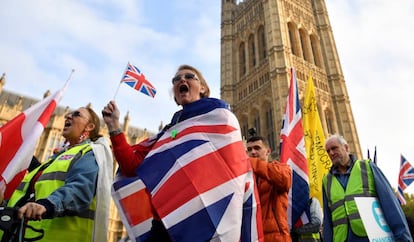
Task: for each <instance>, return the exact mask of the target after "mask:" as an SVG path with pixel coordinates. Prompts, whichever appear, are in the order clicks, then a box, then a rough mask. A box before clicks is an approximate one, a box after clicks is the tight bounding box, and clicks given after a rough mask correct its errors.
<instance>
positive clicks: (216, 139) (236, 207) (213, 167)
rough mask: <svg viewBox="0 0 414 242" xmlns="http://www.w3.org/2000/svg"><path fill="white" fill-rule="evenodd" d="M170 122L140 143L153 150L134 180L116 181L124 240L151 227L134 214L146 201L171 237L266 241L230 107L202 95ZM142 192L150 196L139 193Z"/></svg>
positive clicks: (143, 217) (146, 215) (146, 219)
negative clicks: (143, 197)
mask: <svg viewBox="0 0 414 242" xmlns="http://www.w3.org/2000/svg"><path fill="white" fill-rule="evenodd" d="M171 124H172V125H169V126H167V127H168V128H166V129H165V130H163V131H161V133H159V134H158V135H157V137H156V138H152V139H149V140H147V141H145V142H146V144H147V145H148V144H149V145H151V146H152V148H151V151H150V152H149V153H148V154H147V156H146V158H145V159H144V160H143V162H142V164H141V165H140V166H139V167H138V169H137V177H135V178H124V179H120V180H117V181H116V182H115V183H114V186H113V198H114V200H115V204H116V205H117V207H118V211H119V212H120V213H121V219H122V220H123V223H124V225H126V228H127V230H128V235H129V237H130V238H131V239H132V240H133V241H138V239H145V235H147V234H148V231H149V229H150V228H151V220H152V215H151V213H148V212H145V211H140V212H141V214H138V213H139V212H138V211H137V209H138V208H139V210H142V209H141V206H142V204H144V206H145V207H147V208H148V209H149V208H151V207H152V208H153V209H154V210H155V211H156V212H157V214H158V215H159V217H160V218H161V220H162V223H163V224H164V226H165V228H166V229H167V231H168V233H169V235H170V236H171V238H172V240H173V241H182V242H187V241H188V242H190V241H191V242H192V241H263V228H262V220H261V211H260V202H259V198H258V193H257V190H256V186H255V185H254V179H253V172H252V169H251V165H250V163H249V160H248V157H247V155H246V152H245V148H244V145H243V142H242V139H241V133H240V127H239V124H238V121H237V118H236V117H235V116H234V114H233V113H231V112H230V111H229V109H228V107H227V104H225V103H224V102H222V101H220V100H218V99H213V98H202V99H200V100H199V101H197V102H194V103H191V104H188V105H186V106H185V107H184V109H183V110H181V111H179V112H177V113H176V114H175V115H174V117H173V119H172V122H171ZM148 141H150V142H148ZM151 141H153V142H151ZM145 189H146V190H145ZM145 194H147V195H149V196H150V197H147V198H146V199H140V198H139V196H140V195H141V196H142V195H145ZM148 209H147V210H148Z"/></svg>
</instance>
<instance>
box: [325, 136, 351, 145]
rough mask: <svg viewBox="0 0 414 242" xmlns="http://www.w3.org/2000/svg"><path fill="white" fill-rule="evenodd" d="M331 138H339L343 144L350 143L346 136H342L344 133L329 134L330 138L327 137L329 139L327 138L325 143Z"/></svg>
mask: <svg viewBox="0 0 414 242" xmlns="http://www.w3.org/2000/svg"><path fill="white" fill-rule="evenodd" d="M330 140H337V141H339V143H341V144H342V145H347V144H348V142H346V140H345V138H344V136H342V135H340V134H333V135H331V136H329V138H327V139H326V140H325V144H326V143H328V141H330Z"/></svg>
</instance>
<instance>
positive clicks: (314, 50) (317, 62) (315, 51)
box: [310, 34, 322, 67]
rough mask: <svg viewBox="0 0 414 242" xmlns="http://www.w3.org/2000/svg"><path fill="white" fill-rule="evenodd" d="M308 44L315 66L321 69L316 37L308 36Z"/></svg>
mask: <svg viewBox="0 0 414 242" xmlns="http://www.w3.org/2000/svg"><path fill="white" fill-rule="evenodd" d="M310 42H311V43H310V44H311V48H312V54H313V60H314V63H315V65H317V66H319V67H322V57H321V51H320V48H319V41H318V37H317V36H316V35H314V34H311V35H310Z"/></svg>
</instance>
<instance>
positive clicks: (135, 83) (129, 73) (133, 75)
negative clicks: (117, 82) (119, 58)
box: [121, 62, 157, 97]
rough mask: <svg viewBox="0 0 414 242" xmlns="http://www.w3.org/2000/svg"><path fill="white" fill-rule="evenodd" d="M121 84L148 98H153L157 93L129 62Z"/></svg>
mask: <svg viewBox="0 0 414 242" xmlns="http://www.w3.org/2000/svg"><path fill="white" fill-rule="evenodd" d="M122 82H123V83H126V84H127V85H128V86H130V87H132V88H134V89H135V90H138V91H140V92H142V93H144V94H145V95H148V96H150V97H154V96H155V93H156V92H157V91H156V90H155V87H154V86H153V85H152V84H151V83H150V82H149V81H148V80H147V79H146V78H145V76H144V74H143V73H142V72H141V71H140V70H139V69H138V67H136V66H134V65H132V64H131V63H129V62H128V64H127V68H126V70H125V73H124V75H123V76H122V79H121V83H122Z"/></svg>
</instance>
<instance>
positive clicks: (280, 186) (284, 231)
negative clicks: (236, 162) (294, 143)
mask: <svg viewBox="0 0 414 242" xmlns="http://www.w3.org/2000/svg"><path fill="white" fill-rule="evenodd" d="M250 162H251V164H252V167H253V171H254V174H255V176H256V185H257V188H258V191H259V197H260V205H261V209H262V219H263V230H264V238H265V242H275V241H276V242H279V241H280V242H286V241H287V242H290V241H292V240H291V238H290V232H289V225H288V221H287V208H288V192H289V189H290V187H291V185H292V170H291V168H290V166H288V165H287V164H282V163H280V162H278V161H272V162H267V161H264V160H258V159H257V158H250Z"/></svg>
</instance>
